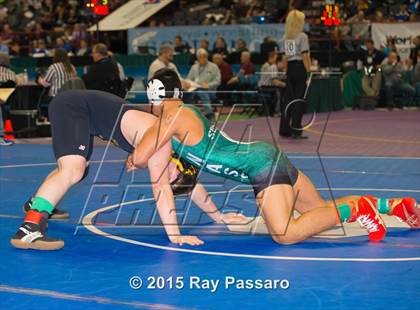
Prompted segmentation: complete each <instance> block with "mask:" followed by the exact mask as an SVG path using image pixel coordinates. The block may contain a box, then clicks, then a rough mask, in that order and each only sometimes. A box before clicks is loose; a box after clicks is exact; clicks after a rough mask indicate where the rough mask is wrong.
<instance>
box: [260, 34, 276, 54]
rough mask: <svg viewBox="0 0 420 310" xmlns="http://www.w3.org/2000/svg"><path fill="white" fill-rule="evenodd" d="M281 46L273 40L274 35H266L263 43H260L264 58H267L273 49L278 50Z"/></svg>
mask: <svg viewBox="0 0 420 310" xmlns="http://www.w3.org/2000/svg"><path fill="white" fill-rule="evenodd" d="M278 48H279V46H278V44H277V43H276V42H275V41H274V40H273V38H272V37H265V38H264V40H263V43H261V45H260V53H261V57H263V59H267V57H268V54H269V53H270V52H273V51H277V50H278Z"/></svg>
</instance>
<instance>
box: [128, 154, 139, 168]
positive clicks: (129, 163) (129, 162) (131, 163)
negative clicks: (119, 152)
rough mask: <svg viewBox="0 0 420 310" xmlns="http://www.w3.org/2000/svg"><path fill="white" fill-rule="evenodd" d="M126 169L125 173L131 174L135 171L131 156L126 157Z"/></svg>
mask: <svg viewBox="0 0 420 310" xmlns="http://www.w3.org/2000/svg"><path fill="white" fill-rule="evenodd" d="M125 165H126V167H127V172H131V171H134V170H136V169H137V167H136V166H134V162H133V154H130V155H128V158H127V161H126V163H125Z"/></svg>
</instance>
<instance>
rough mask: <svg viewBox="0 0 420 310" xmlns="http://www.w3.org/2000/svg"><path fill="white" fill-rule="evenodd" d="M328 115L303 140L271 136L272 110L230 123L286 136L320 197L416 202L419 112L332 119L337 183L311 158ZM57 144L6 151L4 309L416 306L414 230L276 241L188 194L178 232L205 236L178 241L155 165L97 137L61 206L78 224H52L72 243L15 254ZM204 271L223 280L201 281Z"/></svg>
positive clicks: (221, 199) (225, 201)
mask: <svg viewBox="0 0 420 310" xmlns="http://www.w3.org/2000/svg"><path fill="white" fill-rule="evenodd" d="M325 118H326V115H321V116H320V117H319V118H318V119H317V121H316V123H315V124H314V126H313V127H311V129H309V130H308V135H309V138H310V139H309V140H308V141H304V142H302V141H290V140H285V139H279V138H267V136H268V135H267V134H266V133H267V132H269V131H267V128H266V130H265V131H264V128H263V126H268V127H269V129H270V128H271V131H274V132H276V130H273V128H274V129H276V128H278V127H277V126H278V124H277V123H276V122H277V120H274V119H269V120H268V121H267V120H266V119H253V120H244V121H232V122H230V123H227V124H226V126H225V130H226V132H227V133H229V134H231V135H232V136H233V137H235V138H238V137H241V136H244V135H243V132H244V128H249V125H250V124H251V125H252V126H254V127H253V128H254V130H253V137H252V139H265V140H268V141H270V140H271V142H273V141H274V143H277V144H279V146H280V147H281V148H282V149H284V150H285V151H286V152H288V153H289V156H290V158H291V160H292V162H293V163H294V164H295V165H296V166H297V167H298V168H299V169H301V170H303V171H304V172H305V173H306V174H307V175H308V176H309V177H310V178H311V179H312V181H313V182H314V184H315V186H316V187H317V188H318V189H319V190H320V192H321V194H322V195H323V196H324V197H325V198H330V197H331V193H332V194H333V196H334V197H339V196H343V195H349V194H359V195H360V194H371V195H376V196H380V197H385V198H389V197H403V196H410V197H414V198H416V199H417V200H420V139H419V137H420V122H419V121H418V120H419V119H420V112H419V111H416V110H412V111H396V112H385V111H374V112H357V111H356V112H355V111H343V112H336V113H334V114H331V119H330V121H329V123H328V126H327V130H326V133H325V135H324V137H323V138H324V140H323V141H322V144H321V147H320V149H319V150H320V151H321V158H322V162H323V164H324V166H325V174H326V176H327V178H328V179H327V178H326V176H325V174H324V172H323V170H322V169H321V164H320V160H319V157H318V155H317V153H316V150H317V147H318V144H319V143H318V142H319V139H320V132H321V131H322V129H323V127H324V125H325ZM273 136H275V135H273ZM49 142H50V140H48V139H43V140H21V141H18V143H17V144H16V145H15V146H13V147H8V148H1V149H0V181H1V182H0V185H1V186H0V197H1V200H0V201H1V204H0V253H1V256H0V257H1V264H0V308H2V309H41V308H44V309H45V308H47V309H49V308H55V309H58V308H61V309H96V308H97V309H108V308H109V309H115V308H118V309H132V308H140V309H234V308H238V307H244V308H246V309H248V308H253V309H261V308H265V309H280V308H283V309H350V308H354V306H355V305H357V307H361V308H369V309H417V308H418V305H419V303H420V281H419V280H420V242H419V232H418V231H412V230H409V229H408V227H407V226H405V224H403V223H399V222H398V221H395V219H392V218H388V217H386V219H385V220H386V223H387V226H388V234H387V236H386V238H385V240H384V241H383V242H380V243H371V242H369V241H368V239H367V236H366V235H365V234H364V233H363V231H362V230H360V229H359V230H358V229H357V228H354V227H346V225H345V226H344V227H337V228H336V229H334V230H332V231H330V232H327V233H325V234H323V235H322V236H320V237H315V238H311V239H309V240H307V241H305V242H303V243H300V244H297V245H291V246H280V245H278V244H276V243H274V242H273V241H272V240H271V237H270V236H267V235H264V234H254V233H249V232H248V233H246V232H238V231H230V230H229V229H228V228H227V227H226V226H224V225H217V224H212V223H211V221H210V219H209V218H208V217H207V216H206V215H203V214H201V212H200V211H199V210H198V209H197V208H196V207H194V206H190V204H189V201H188V200H187V199H186V198H185V197H179V198H178V199H177V214H178V220H179V223H181V225H182V227H181V229H182V231H183V232H184V233H189V234H196V235H198V236H199V237H200V238H201V239H202V240H203V241H205V244H204V245H202V246H199V247H191V246H185V245H184V246H176V245H173V244H170V243H169V241H168V239H167V237H166V235H165V233H164V231H163V229H162V228H161V227H160V225H159V224H160V220H159V217H158V216H157V215H156V211H155V208H154V203H153V200H152V199H151V197H152V194H151V190H150V185H149V182H148V175H147V172H146V171H145V170H141V171H136V172H135V173H132V174H127V173H125V169H124V160H125V158H126V156H127V155H126V154H125V153H124V152H122V151H120V150H118V149H117V148H115V147H113V146H111V147H109V148H107V147H106V146H104V145H103V144H101V143H99V144H98V145H97V146H96V147H95V151H94V154H93V157H92V163H91V169H90V175H89V176H88V178H87V179H85V180H84V181H83V182H81V183H80V184H78V185H77V186H75V187H74V188H73V189H72V190H71V191H70V192H69V193H68V195H67V196H66V197H65V198H64V199H63V201H62V202H61V203H60V208H61V209H64V210H68V211H69V212H70V214H71V218H70V220H67V221H50V222H49V235H51V236H54V237H60V238H63V239H64V240H65V243H66V245H65V247H64V249H62V250H60V251H54V252H40V251H22V250H18V249H14V248H12V247H11V246H10V244H9V238H10V237H11V236H12V235H13V233H14V232H15V231H16V229H17V228H18V227H19V225H20V223H21V221H22V218H23V213H22V205H23V203H24V202H25V201H26V200H27V199H28V198H29V197H31V195H32V194H33V193H34V192H35V191H36V189H37V187H38V186H39V184H40V183H41V181H42V180H43V178H44V177H45V176H46V175H47V174H48V172H49V171H50V170H51V169H52V168H53V167H54V165H55V163H54V157H53V153H52V148H51V145H50V144H49ZM201 181H202V182H203V183H204V184H207V188H208V190H209V192H211V193H213V194H212V197H213V200H214V201H215V203H216V205H217V206H219V207H220V208H222V210H223V211H240V212H243V213H244V214H245V215H246V216H249V217H255V216H257V215H258V211H257V209H256V207H255V201H254V198H253V193H252V190H251V188H250V187H248V186H243V185H240V186H238V184H235V183H233V182H230V181H224V180H222V181H221V180H220V179H218V178H216V177H213V176H210V175H203V176H202V178H201ZM327 181H328V182H329V184H330V186H331V188H329V186H328V182H327ZM233 230H234V229H233ZM136 277H139V278H141V280H142V287H141V288H139V289H134V288H132V287H135V286H138V284H139V278H136ZM149 277H151V278H149ZM171 277H172V278H171ZM181 277H183V278H181ZM152 278H153V279H154V280H153V279H152ZM130 279H131V281H130ZM198 279H199V280H200V282H197V281H198ZM246 279H251V280H257V279H260V280H267V283H268V282H269V281H268V280H280V281H278V282H277V286H278V287H277V288H272V289H270V288H265V289H257V288H254V289H247V288H240V287H241V286H240V285H241V280H246ZM163 280H164V281H165V282H162V281H163ZM206 280H213V281H216V280H220V283H219V285H218V286H217V288H216V287H215V286H214V287H213V286H212V285H208V286H206V285H207V284H208V283H209V282H206ZM171 281H172V282H171ZM226 281H227V282H226ZM232 281H236V282H234V283H232V284H230V282H232ZM212 283H213V284H214V283H215V282H212ZM254 283H255V282H254ZM272 283H273V282H272ZM181 284H182V285H183V287H182V288H181V286H182V285H181ZM177 285H179V286H177ZM267 285H269V284H267ZM171 286H172V288H171ZM190 286H192V287H190ZM153 287H154V288H153Z"/></svg>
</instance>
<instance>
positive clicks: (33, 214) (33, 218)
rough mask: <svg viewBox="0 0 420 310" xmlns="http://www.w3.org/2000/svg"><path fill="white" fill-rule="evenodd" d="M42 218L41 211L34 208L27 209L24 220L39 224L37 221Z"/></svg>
mask: <svg viewBox="0 0 420 310" xmlns="http://www.w3.org/2000/svg"><path fill="white" fill-rule="evenodd" d="M41 219H42V213H41V212H38V211H35V210H29V211H28V213H26V216H25V219H24V222H31V223H34V224H39V222H40V221H41Z"/></svg>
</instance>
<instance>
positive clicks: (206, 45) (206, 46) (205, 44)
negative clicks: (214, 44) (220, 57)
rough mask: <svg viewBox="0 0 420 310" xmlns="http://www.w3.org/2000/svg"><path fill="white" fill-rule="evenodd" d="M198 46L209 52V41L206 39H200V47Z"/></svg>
mask: <svg viewBox="0 0 420 310" xmlns="http://www.w3.org/2000/svg"><path fill="white" fill-rule="evenodd" d="M199 48H202V49H205V50H206V51H207V52H210V50H209V41H207V40H206V39H202V40H201V41H200V47H199Z"/></svg>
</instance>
